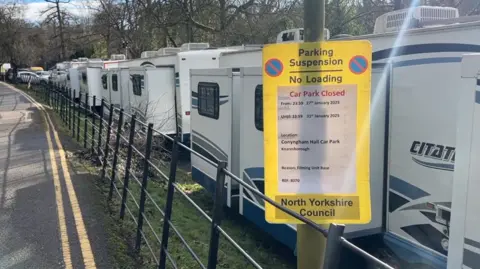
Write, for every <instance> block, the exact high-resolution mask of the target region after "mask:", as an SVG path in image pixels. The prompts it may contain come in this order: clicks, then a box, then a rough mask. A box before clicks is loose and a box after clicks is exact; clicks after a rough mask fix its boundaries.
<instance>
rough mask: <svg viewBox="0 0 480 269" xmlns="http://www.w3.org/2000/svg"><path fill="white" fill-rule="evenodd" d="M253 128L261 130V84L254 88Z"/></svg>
mask: <svg viewBox="0 0 480 269" xmlns="http://www.w3.org/2000/svg"><path fill="white" fill-rule="evenodd" d="M255 128H257V130H259V131H262V132H263V85H262V84H260V85H257V87H256V88H255Z"/></svg>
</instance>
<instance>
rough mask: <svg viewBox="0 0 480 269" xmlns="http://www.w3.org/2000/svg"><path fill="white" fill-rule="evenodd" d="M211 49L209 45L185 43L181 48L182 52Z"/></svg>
mask: <svg viewBox="0 0 480 269" xmlns="http://www.w3.org/2000/svg"><path fill="white" fill-rule="evenodd" d="M208 48H210V44H209V43H185V44H183V45H182V46H181V47H180V50H181V51H189V50H204V49H208Z"/></svg>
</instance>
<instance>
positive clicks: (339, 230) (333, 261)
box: [323, 223, 345, 269]
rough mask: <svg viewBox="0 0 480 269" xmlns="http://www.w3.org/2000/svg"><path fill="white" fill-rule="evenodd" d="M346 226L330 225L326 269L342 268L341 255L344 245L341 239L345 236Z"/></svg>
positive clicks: (324, 266)
mask: <svg viewBox="0 0 480 269" xmlns="http://www.w3.org/2000/svg"><path fill="white" fill-rule="evenodd" d="M344 229H345V225H340V224H334V223H332V224H330V227H329V228H328V237H327V248H326V249H325V257H324V259H323V268H324V269H338V268H339V266H340V254H341V251H342V243H341V241H340V238H341V237H342V236H343V230H344Z"/></svg>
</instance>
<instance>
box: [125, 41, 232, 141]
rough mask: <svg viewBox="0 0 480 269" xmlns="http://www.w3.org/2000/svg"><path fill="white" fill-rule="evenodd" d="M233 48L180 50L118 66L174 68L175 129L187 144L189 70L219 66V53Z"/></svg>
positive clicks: (188, 134) (189, 99)
mask: <svg viewBox="0 0 480 269" xmlns="http://www.w3.org/2000/svg"><path fill="white" fill-rule="evenodd" d="M233 50H234V49H207V50H192V51H182V52H179V53H176V54H170V55H165V56H158V57H151V58H141V59H135V60H132V61H125V62H122V63H120V64H119V66H120V67H133V66H142V67H155V68H166V67H168V68H173V69H174V71H175V72H174V80H175V92H174V95H175V100H176V101H175V104H176V108H175V110H176V113H177V119H176V123H177V130H178V132H179V135H180V140H181V142H183V143H187V144H188V143H189V140H190V103H191V98H192V97H191V94H190V70H191V69H204V68H217V67H218V66H219V58H220V54H221V53H222V52H226V51H233ZM131 105H133V104H131Z"/></svg>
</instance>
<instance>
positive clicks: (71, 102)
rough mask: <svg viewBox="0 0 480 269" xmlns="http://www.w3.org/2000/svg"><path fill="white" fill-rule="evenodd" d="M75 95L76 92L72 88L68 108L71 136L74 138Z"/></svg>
mask: <svg viewBox="0 0 480 269" xmlns="http://www.w3.org/2000/svg"><path fill="white" fill-rule="evenodd" d="M75 95H77V94H76V91H75V90H73V95H72V96H71V97H70V106H71V107H70V109H71V110H72V138H73V139H75V128H76V127H75V123H76V121H75V102H74V101H73V100H75Z"/></svg>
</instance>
